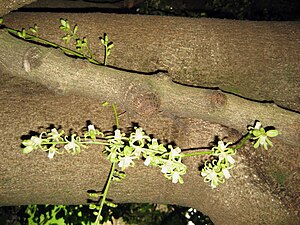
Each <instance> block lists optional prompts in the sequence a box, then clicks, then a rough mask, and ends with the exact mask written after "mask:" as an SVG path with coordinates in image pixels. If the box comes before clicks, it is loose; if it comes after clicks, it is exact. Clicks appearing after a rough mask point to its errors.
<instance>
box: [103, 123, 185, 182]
mask: <svg viewBox="0 0 300 225" xmlns="http://www.w3.org/2000/svg"><path fill="white" fill-rule="evenodd" d="M107 138H108V145H107V146H105V151H104V152H105V153H106V154H107V157H108V159H109V160H110V161H111V162H118V166H119V167H120V168H121V170H122V171H124V170H125V169H126V168H127V167H130V166H134V161H133V160H134V159H144V160H145V161H144V165H146V166H149V165H151V166H158V167H159V168H160V169H161V172H162V173H163V174H164V176H165V177H166V178H167V179H169V180H172V182H173V183H178V182H179V183H183V179H182V177H181V176H182V175H184V174H185V173H186V166H185V165H184V164H183V163H182V162H181V155H180V152H181V150H180V148H178V147H176V148H175V149H174V148H173V146H171V145H169V146H168V149H167V148H165V147H164V146H163V145H162V144H159V143H158V141H157V139H155V138H153V139H151V138H150V137H149V136H148V135H146V134H145V132H143V130H142V128H135V131H134V132H132V133H131V134H130V136H129V137H126V135H125V134H124V133H122V134H121V131H120V130H119V129H117V130H115V133H114V136H108V137H107Z"/></svg>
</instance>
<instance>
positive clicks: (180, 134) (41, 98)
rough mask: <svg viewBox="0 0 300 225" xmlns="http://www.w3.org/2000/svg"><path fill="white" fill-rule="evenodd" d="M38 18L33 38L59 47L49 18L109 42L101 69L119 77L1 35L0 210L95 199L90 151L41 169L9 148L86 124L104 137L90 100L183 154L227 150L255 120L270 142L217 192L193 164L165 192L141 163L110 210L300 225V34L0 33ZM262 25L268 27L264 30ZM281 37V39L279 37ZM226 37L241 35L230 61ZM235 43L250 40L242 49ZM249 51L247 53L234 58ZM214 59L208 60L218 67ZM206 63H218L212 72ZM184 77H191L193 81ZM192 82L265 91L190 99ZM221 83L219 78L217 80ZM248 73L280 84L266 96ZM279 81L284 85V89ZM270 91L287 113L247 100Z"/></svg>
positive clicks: (190, 27)
mask: <svg viewBox="0 0 300 225" xmlns="http://www.w3.org/2000/svg"><path fill="white" fill-rule="evenodd" d="M25 18H26V20H25ZM38 18H40V19H43V20H44V21H47V23H44V26H45V28H47V29H44V28H43V29H41V35H42V36H45V37H48V38H49V39H51V40H55V41H58V42H59V37H60V36H61V35H59V34H58V33H57V32H56V31H57V30H58V29H57V23H58V19H59V18H69V19H70V20H71V21H76V22H78V24H79V28H81V27H84V29H83V31H82V32H83V33H84V31H88V33H90V34H92V33H95V32H98V31H99V30H100V32H102V31H103V32H108V34H109V37H111V39H112V40H113V41H114V43H115V45H116V47H115V49H113V51H112V56H111V58H110V59H109V64H110V65H113V66H116V67H119V68H123V69H128V70H130V71H127V72H126V71H124V70H116V69H113V68H108V67H101V66H96V65H92V64H90V63H88V62H86V61H83V60H79V59H73V58H69V57H65V56H64V55H63V53H62V52H61V51H60V50H57V49H51V48H45V47H43V46H36V45H33V44H30V43H26V42H24V41H22V40H18V39H16V38H14V37H12V36H10V35H9V34H7V33H6V32H5V31H4V30H2V31H1V32H0V42H1V45H0V52H2V54H0V76H1V83H0V85H1V89H0V90H1V98H0V100H1V109H0V114H1V118H2V120H1V126H0V129H1V130H0V133H1V141H0V148H1V149H3V150H2V151H1V153H0V154H1V159H2V162H1V164H0V166H1V168H0V172H1V174H0V176H1V184H0V189H1V191H0V193H1V195H0V204H3V205H15V204H17V205H18V204H30V203H41V204H45V203H51V204H79V203H85V202H86V199H87V196H86V191H87V190H91V189H93V190H95V189H96V190H101V189H102V188H103V185H104V183H105V180H106V176H107V174H108V171H109V163H108V162H107V161H106V160H105V158H104V157H103V156H102V154H101V153H100V151H99V150H101V149H97V148H94V147H93V148H90V149H88V150H86V151H84V152H83V153H82V154H81V155H78V156H73V157H72V156H68V155H63V156H61V157H56V158H55V159H54V160H52V161H49V159H48V158H47V157H46V155H45V154H43V153H32V154H30V155H27V156H24V155H21V154H20V142H21V137H22V135H26V134H28V132H29V131H30V130H32V131H40V130H43V129H42V128H40V129H39V127H49V125H50V124H53V125H55V126H62V127H63V128H64V129H66V130H69V129H73V130H74V131H79V130H80V129H82V127H83V126H85V125H86V124H85V123H86V121H92V122H93V123H95V124H96V125H98V126H99V127H100V128H101V130H112V125H113V123H114V118H113V115H112V113H111V110H110V109H106V108H104V109H103V108H101V107H100V102H101V101H109V102H116V103H117V105H118V106H119V112H120V113H123V112H124V111H126V113H125V114H122V116H120V120H121V121H120V122H121V125H122V127H124V128H126V127H131V126H133V125H134V124H136V123H138V124H139V125H140V126H141V127H143V128H144V129H145V130H146V131H147V132H148V133H149V134H153V135H154V136H155V137H157V138H160V139H161V140H162V141H164V142H165V143H168V142H175V143H176V144H177V145H178V146H180V147H182V148H186V149H188V148H193V147H207V146H209V145H210V142H212V141H214V140H215V139H216V137H218V138H220V139H224V138H226V139H225V140H226V141H235V140H238V139H239V138H240V137H241V135H242V132H243V131H244V130H245V129H246V127H247V125H250V124H253V122H254V120H256V119H258V120H261V121H262V123H263V124H267V125H272V126H275V127H276V128H277V129H278V130H280V131H281V135H280V136H279V137H278V138H276V139H274V148H272V149H270V150H269V151H264V150H262V149H258V150H255V151H254V150H253V149H252V148H251V147H250V146H246V147H245V148H244V149H243V150H242V151H240V152H238V154H237V156H236V160H237V165H236V167H234V169H233V173H234V178H233V179H230V180H228V181H226V183H225V184H223V185H222V186H220V188H218V189H215V190H212V189H211V188H210V187H209V185H208V184H206V183H204V182H203V179H202V178H201V177H200V176H199V174H200V172H199V171H198V169H199V166H200V165H201V162H202V160H203V158H202V157H194V158H188V159H186V160H185V163H186V164H187V165H188V169H189V170H188V171H189V172H188V174H186V176H185V177H184V179H185V183H184V184H183V185H179V184H178V185H174V184H172V183H171V182H169V181H167V180H165V179H164V177H163V176H162V174H161V173H160V171H158V170H157V168H147V167H145V166H143V165H142V162H141V163H137V166H136V167H135V168H130V169H128V175H127V179H126V180H125V181H124V182H123V183H121V184H114V185H113V186H112V191H111V194H110V197H111V198H112V199H114V200H115V201H117V202H157V203H171V204H178V205H183V206H190V207H194V208H197V209H198V210H200V211H202V212H204V213H206V214H208V215H209V216H210V217H211V219H212V220H213V221H214V222H215V224H222V225H226V224H233V223H234V224H274V225H275V224H297V223H299V217H298V212H299V199H298V198H299V185H298V183H299V176H298V175H297V174H298V172H299V145H298V142H299V134H298V133H299V127H300V116H299V113H297V109H298V108H297V107H299V102H297V101H296V99H297V98H298V99H299V92H298V90H299V85H298V83H297V82H299V77H298V76H299V73H298V72H299V60H298V59H299V58H298V57H299V55H297V53H299V46H298V45H296V43H297V41H298V40H299V39H297V38H299V36H297V34H298V33H299V28H298V27H297V25H298V24H299V23H297V22H296V23H274V24H273V23H270V24H269V23H254V22H241V23H239V22H238V21H234V22H233V21H220V20H193V19H184V18H172V19H170V18H159V17H143V16H129V15H126V16H125V15H103V14H93V16H92V17H91V15H81V16H80V17H79V16H78V15H73V14H68V15H66V14H47V13H44V14H35V15H31V14H28V13H14V14H11V15H9V16H7V17H6V18H5V21H7V24H6V25H12V26H15V27H19V28H20V27H23V25H22V26H21V23H20V21H21V22H22V23H23V22H24V21H26V23H27V24H28V26H29V25H30V26H31V25H33V24H34V23H36V20H37V19H38ZM75 19H76V20H75ZM81 20H82V21H81ZM100 21H101V22H100ZM155 21H156V22H157V23H155ZM198 23H199V24H201V25H199V26H198V25H196V24H198ZM40 24H43V23H42V21H40ZM84 24H88V25H86V26H84ZM153 24H156V25H155V26H154V25H153ZM226 24H227V25H226ZM245 25H247V26H245ZM269 25H270V27H271V28H270V29H267V27H269ZM25 26H26V25H24V27H25ZM153 26H154V27H153ZM129 27H130V28H131V29H129ZM151 27H152V29H151ZM233 27H234V29H233ZM242 27H243V29H241V28H242ZM283 27H285V29H286V30H287V31H289V32H290V31H292V32H290V34H289V36H287V33H286V31H285V29H283ZM48 28H49V29H48ZM147 28H148V29H147ZM217 28H218V29H217ZM258 28H259V29H258ZM253 29H254V30H256V31H257V30H259V31H261V32H260V33H259V36H260V38H258V39H253V38H254V36H251V34H252V32H251V31H252V30H253ZM159 30H161V31H162V30H163V31H164V32H159ZM224 30H225V31H226V32H225V31H224ZM230 30H233V31H232V32H233V33H232V32H231V31H230ZM236 30H239V31H241V30H243V32H245V33H244V35H242V36H241V39H240V41H238V42H236V41H233V42H234V43H235V46H236V48H232V49H238V52H239V54H229V51H230V46H231V45H226V44H228V42H225V41H222V39H221V36H222V37H223V36H224V32H225V34H226V35H227V37H235V38H237V37H236V36H234V31H236ZM270 30H271V31H272V32H270ZM193 32H196V33H193ZM218 32H219V33H218ZM241 32H242V31H241ZM271 33H272V34H274V36H271V35H270V34H271ZM98 34H99V33H98ZM279 34H280V35H279ZM226 35H225V36H226ZM100 36H101V33H100ZM171 37H172V38H171ZM213 37H215V38H213ZM245 37H251V38H250V39H247V41H246V39H245ZM276 37H277V38H276ZM200 39H201V41H200ZM266 39H268V40H272V45H271V46H273V47H274V49H276V51H273V50H272V51H271V50H270V48H264V51H262V52H263V54H256V53H258V52H260V49H261V48H263V46H264V45H263V44H264V42H263V41H262V40H266ZM96 41H97V40H91V46H92V47H96V46H97V43H96ZM252 41H253V42H252ZM233 42H230V40H229V43H231V44H232V43H233ZM199 43H201V44H199ZM284 44H285V45H284ZM249 45H250V47H249ZM256 45H257V46H256ZM191 46H192V47H191ZM255 46H256V48H254V47H255ZM282 46H288V47H282ZM248 47H249V48H250V49H251V51H244V50H246V49H247V48H248ZM185 49H187V50H186V51H185ZM216 49H219V50H218V51H217V53H218V57H217V56H216V54H215V53H216ZM4 52H5V54H3V53H4ZM251 52H252V53H251ZM221 53H222V54H221ZM232 53H237V51H233V52H232ZM269 54H271V55H269ZM226 56H228V58H226ZM229 56H230V57H229ZM231 57H233V58H231ZM244 57H246V59H244ZM272 57H274V59H272ZM217 59H219V60H220V61H218V62H217V61H213V60H217ZM267 59H269V60H267ZM297 60H298V61H297ZM200 62H202V63H200ZM203 62H204V63H203ZM249 62H250V63H249ZM286 64H288V65H289V68H291V70H290V72H289V76H287V75H286V74H285V73H279V72H278V71H280V72H283V70H282V69H283V68H285V65H286ZM225 65H226V66H225ZM263 65H264V66H263ZM192 68H194V69H195V68H199V70H198V69H197V71H196V72H195V70H193V69H192ZM280 68H281V69H280ZM134 70H136V71H142V72H153V71H156V70H168V71H169V73H168V74H167V73H157V74H156V75H151V76H149V75H145V74H141V73H136V72H134ZM192 71H194V72H192ZM199 71H204V72H205V71H206V72H207V73H208V72H209V71H211V72H209V74H210V75H211V76H206V78H205V80H208V81H209V79H212V80H211V82H212V83H213V84H214V85H216V86H217V87H220V84H222V82H223V81H224V82H225V81H228V83H227V84H228V85H229V84H231V86H228V87H233V89H234V88H236V87H240V88H239V90H244V89H245V88H246V87H247V85H248V86H251V83H243V79H244V78H245V79H246V78H248V77H249V76H252V77H251V79H252V80H253V85H254V86H258V87H263V88H265V89H264V92H261V90H260V88H258V89H255V90H254V91H253V92H254V94H253V93H250V92H249V93H248V92H245V93H247V94H249V96H245V97H246V98H242V97H240V94H241V93H235V91H228V90H226V89H224V88H220V89H221V90H213V89H209V88H201V87H203V86H205V85H206V84H207V83H205V82H204V83H202V82H203V81H204V80H201V79H200V78H203V76H202V75H203V74H202V75H201V76H200V72H199ZM204 72H203V73H204ZM221 72H222V74H224V77H223V76H220V77H218V76H217V75H219V74H220V73H221ZM238 72H239V73H238ZM258 72H260V73H263V74H271V75H272V76H275V77H276V76H279V77H280V76H281V77H280V79H279V77H277V78H276V79H277V80H278V79H279V80H280V82H279V81H278V82H277V83H276V84H277V85H278V86H276V85H275V84H272V85H271V87H272V88H271V89H267V88H268V87H269V85H266V81H265V80H264V79H262V80H260V79H257V78H258V77H259V76H260V75H259V73H258ZM283 74H284V75H283ZM256 75H257V76H256ZM266 76H267V75H266ZM272 76H270V77H268V79H269V78H270V79H271V77H272ZM181 77H182V78H181ZM221 77H223V78H222V79H223V80H222V79H221ZM287 77H289V78H290V79H289V80H286V78H287ZM216 78H218V79H216ZM197 79H199V80H198V81H196V80H197ZM220 79H221V80H222V82H220ZM268 79H267V80H268ZM276 79H275V80H276ZM297 79H298V80H297ZM174 81H176V82H177V83H176V82H174ZM283 81H285V83H283ZM178 82H179V83H182V84H193V85H194V86H198V87H190V86H188V85H182V84H179V83H178ZM197 82H199V83H197ZM282 84H283V86H281V85H282ZM214 85H213V86H214ZM239 85H240V86H239ZM199 86H200V87H199ZM208 86H210V85H208ZM254 86H252V89H253V87H254ZM282 87H286V88H287V89H289V95H288V96H285V95H284V93H285V92H281V89H282ZM223 89H224V91H222V90H223ZM273 89H274V90H276V91H277V92H278V93H277V94H276V95H274V99H272V100H274V101H275V103H278V104H279V103H281V101H282V102H283V103H282V104H285V103H286V105H284V107H286V108H290V109H292V110H288V109H283V108H281V107H279V106H277V105H275V104H269V103H263V102H259V101H255V100H262V99H260V98H259V96H260V93H265V92H268V91H270V90H273ZM235 90H236V89H235ZM266 90H268V91H266ZM232 92H234V94H232ZM257 93H259V94H257ZM252 94H253V95H252ZM254 96H255V97H257V98H254ZM278 96H279V97H278ZM272 97H273V96H272ZM263 99H265V96H264V97H263ZM280 99H281V101H279V100H280ZM283 99H284V101H283Z"/></svg>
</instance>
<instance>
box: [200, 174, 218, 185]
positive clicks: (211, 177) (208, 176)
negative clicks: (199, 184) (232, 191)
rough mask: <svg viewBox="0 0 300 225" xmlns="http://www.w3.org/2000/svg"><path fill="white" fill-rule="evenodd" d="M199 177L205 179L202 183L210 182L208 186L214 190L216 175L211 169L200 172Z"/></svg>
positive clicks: (216, 180)
mask: <svg viewBox="0 0 300 225" xmlns="http://www.w3.org/2000/svg"><path fill="white" fill-rule="evenodd" d="M201 176H202V177H205V178H204V182H211V183H210V185H211V187H212V188H216V187H217V185H218V181H219V178H218V174H217V173H216V172H215V171H214V170H213V169H207V170H205V171H202V172H201Z"/></svg>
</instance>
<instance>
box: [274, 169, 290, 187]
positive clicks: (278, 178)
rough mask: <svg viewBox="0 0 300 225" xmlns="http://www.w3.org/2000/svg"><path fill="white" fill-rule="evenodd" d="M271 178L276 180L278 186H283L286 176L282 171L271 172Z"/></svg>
mask: <svg viewBox="0 0 300 225" xmlns="http://www.w3.org/2000/svg"><path fill="white" fill-rule="evenodd" d="M271 176H272V177H273V178H274V179H275V180H276V182H277V183H278V184H280V185H284V183H285V181H286V179H287V177H288V175H287V174H286V173H284V172H282V171H273V172H272V173H271Z"/></svg>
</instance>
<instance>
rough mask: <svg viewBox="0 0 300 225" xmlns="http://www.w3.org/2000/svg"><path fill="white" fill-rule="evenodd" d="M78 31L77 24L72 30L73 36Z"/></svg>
mask: <svg viewBox="0 0 300 225" xmlns="http://www.w3.org/2000/svg"><path fill="white" fill-rule="evenodd" d="M77 31H78V26H77V24H76V25H75V26H74V29H73V34H76V32H77Z"/></svg>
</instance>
